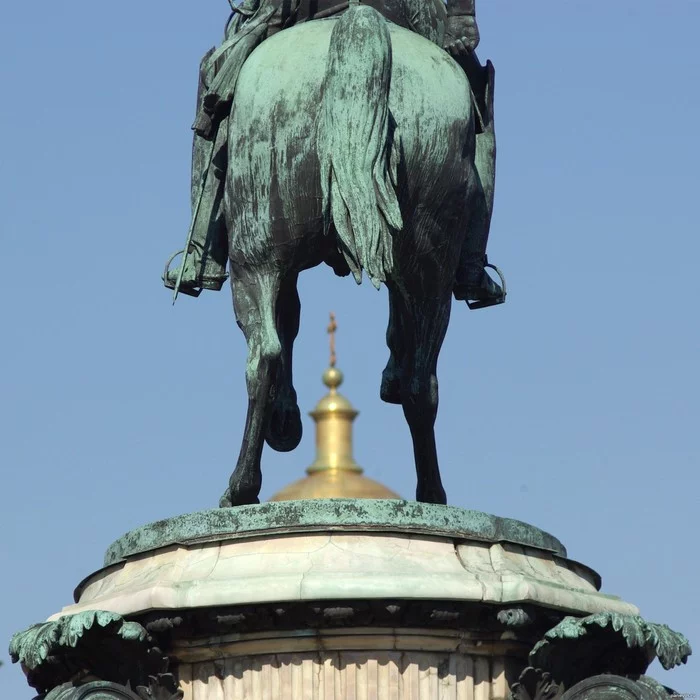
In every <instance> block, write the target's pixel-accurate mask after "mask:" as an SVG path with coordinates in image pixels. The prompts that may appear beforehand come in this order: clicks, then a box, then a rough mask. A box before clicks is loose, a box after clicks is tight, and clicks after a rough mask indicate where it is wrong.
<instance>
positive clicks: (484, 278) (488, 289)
mask: <svg viewBox="0 0 700 700" xmlns="http://www.w3.org/2000/svg"><path fill="white" fill-rule="evenodd" d="M486 268H491V269H492V270H494V271H495V272H496V274H497V275H498V277H499V278H500V282H501V283H500V284H498V283H497V282H495V281H494V280H493V279H492V278H491V277H490V275H489V274H488V273H487V272H486ZM507 294H508V292H507V289H506V278H505V276H504V275H503V273H502V272H501V271H500V270H499V269H498V268H497V267H496V266H495V265H491V264H488V263H487V264H486V265H484V269H483V270H482V272H481V275H480V277H479V280H478V281H477V282H475V283H470V284H465V285H458V286H457V287H455V290H454V295H455V298H456V299H458V300H460V301H466V302H467V306H468V307H469V308H470V309H471V310H472V311H476V310H477V309H486V308H488V307H489V306H497V305H498V304H504V303H505V301H506V295H507Z"/></svg>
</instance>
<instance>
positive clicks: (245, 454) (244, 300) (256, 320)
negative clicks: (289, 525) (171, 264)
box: [219, 271, 282, 508]
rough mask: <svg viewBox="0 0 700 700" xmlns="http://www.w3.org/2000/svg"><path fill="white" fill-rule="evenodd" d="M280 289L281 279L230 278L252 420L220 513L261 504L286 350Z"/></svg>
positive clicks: (252, 275)
mask: <svg viewBox="0 0 700 700" xmlns="http://www.w3.org/2000/svg"><path fill="white" fill-rule="evenodd" d="M281 286H282V284H281V279H280V277H279V275H278V274H277V273H268V272H263V271H255V272H253V273H250V274H248V275H246V276H245V277H244V278H240V277H236V276H233V275H232V279H231V288H232V290H233V305H234V309H235V311H236V318H237V320H238V325H239V326H240V328H241V330H242V331H243V334H244V335H245V338H246V341H247V344H248V364H247V366H246V387H247V389H248V414H247V416H246V423H245V431H244V433H243V442H242V444H241V451H240V454H239V457H238V462H237V464H236V470H235V471H234V472H233V474H232V475H231V479H230V480H229V487H228V489H227V490H226V492H225V493H224V495H223V496H222V497H221V501H220V504H219V505H220V506H221V507H222V508H225V507H228V506H232V505H236V506H240V505H246V504H250V503H259V500H258V496H259V495H260V488H261V487H262V472H261V468H260V460H261V458H262V450H263V444H264V441H265V434H266V432H267V430H268V426H269V423H270V417H271V414H272V407H273V404H274V401H275V395H276V391H277V376H278V373H279V368H280V364H281V360H282V345H281V342H280V338H279V335H278V332H277V325H276V323H275V317H276V307H277V302H278V297H279V292H280V288H281Z"/></svg>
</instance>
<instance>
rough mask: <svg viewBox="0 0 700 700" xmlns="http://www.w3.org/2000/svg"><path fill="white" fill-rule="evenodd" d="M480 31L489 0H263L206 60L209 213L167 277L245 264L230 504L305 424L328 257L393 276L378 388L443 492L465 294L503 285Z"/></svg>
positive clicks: (200, 180) (198, 126) (192, 290)
mask: <svg viewBox="0 0 700 700" xmlns="http://www.w3.org/2000/svg"><path fill="white" fill-rule="evenodd" d="M311 20H313V21H311ZM282 30H284V31H282ZM478 42H479V32H478V28H477V25H476V20H475V10H474V1H473V0H451V1H450V2H449V3H448V5H447V7H446V6H445V5H444V3H443V1H442V0H370V1H368V2H366V3H360V2H358V0H352V1H351V2H349V3H335V2H332V1H331V0H326V1H325V2H314V3H306V2H305V0H294V1H293V2H291V3H282V2H280V0H250V1H248V0H247V1H246V2H244V3H243V4H242V5H240V6H238V7H236V8H235V9H234V14H233V15H232V18H231V20H230V21H229V23H228V25H227V31H226V38H225V40H224V43H223V44H222V46H221V47H220V48H218V49H217V50H215V51H214V50H212V52H210V53H209V54H207V56H205V58H204V61H203V62H202V69H201V80H200V90H199V100H198V113H197V118H196V121H195V125H194V129H195V133H196V135H195V143H194V156H193V187H192V205H193V222H192V226H191V228H190V231H189V233H188V237H187V242H186V246H185V250H184V254H183V258H184V259H183V260H182V261H181V264H180V267H179V268H178V269H176V270H170V269H166V272H165V275H164V279H165V282H166V285H167V286H169V287H171V288H173V289H174V290H175V294H176V295H177V293H178V292H179V291H182V292H186V293H188V294H193V295H197V294H199V293H200V291H201V290H202V289H220V288H221V286H222V284H223V282H224V280H225V279H226V276H227V272H226V265H227V262H228V274H230V277H231V285H232V289H233V297H234V307H235V311H236V317H237V319H238V324H239V326H240V327H241V329H242V330H243V333H244V334H245V336H246V340H247V342H248V366H247V371H246V379H247V388H248V400H249V405H248V416H247V420H246V425H245V432H244V436H243V442H242V446H241V451H240V455H239V457H238V462H237V465H236V469H235V472H234V473H233V475H232V477H231V479H230V482H229V488H228V489H227V490H226V493H225V494H224V496H223V497H222V499H221V505H222V506H230V505H244V504H251V503H257V502H258V496H259V492H260V487H261V483H262V474H261V468H260V461H261V455H262V450H263V444H264V442H265V441H266V442H267V443H268V445H270V446H271V447H272V448H273V449H275V450H279V451H289V450H293V449H294V448H296V447H297V445H298V444H299V442H300V440H301V433H302V426H301V417H300V412H299V407H298V405H297V399H296V392H295V390H294V386H293V382H292V347H293V343H294V339H295V338H296V335H297V332H298V330H299V311H300V303H299V298H298V295H297V278H298V275H299V273H300V272H302V271H303V270H305V269H308V268H310V267H313V266H316V265H319V264H321V263H326V264H327V265H329V266H330V267H332V268H333V270H334V271H335V273H336V274H338V275H349V274H352V275H353V276H354V277H355V279H356V280H357V282H358V283H359V282H360V281H361V280H362V277H363V275H364V274H366V275H367V277H368V278H369V279H370V280H371V282H372V283H373V284H374V285H375V286H377V287H378V286H379V285H380V284H385V285H386V286H387V288H388V290H389V305H390V314H389V329H388V334H387V338H388V345H389V350H390V359H389V362H388V364H387V367H386V369H385V371H384V374H383V379H382V386H381V396H382V398H383V400H384V401H387V402H389V403H395V404H400V405H401V406H402V407H403V410H404V414H405V416H406V419H407V421H408V424H409V428H410V431H411V436H412V439H413V446H414V454H415V463H416V470H417V474H418V486H417V491H416V498H417V500H419V501H424V502H428V503H445V502H446V496H445V492H444V489H443V487H442V483H441V480H440V472H439V467H438V458H437V450H436V446H435V436H434V430H433V426H434V423H435V418H436V414H437V406H438V384H437V377H436V367H437V360H438V355H439V352H440V348H441V346H442V341H443V339H444V337H445V333H446V330H447V325H448V322H449V316H450V308H451V298H452V296H453V294H454V296H456V297H457V298H458V299H464V300H466V301H468V302H469V303H470V304H471V305H472V307H474V306H478V307H481V306H488V305H493V304H496V303H501V302H502V301H504V299H505V293H504V290H503V289H502V288H501V287H500V286H499V285H498V284H496V283H495V282H494V281H493V280H492V279H491V278H490V277H489V276H488V274H486V271H485V267H486V266H487V260H486V243H487V239H488V233H489V228H490V221H491V213H492V210H493V192H494V181H495V155H496V148H495V132H494V122H493V87H494V71H493V66H492V65H491V64H490V63H489V64H487V66H486V67H482V66H481V64H480V63H479V61H478V60H477V58H476V55H475V54H474V49H475V48H476V46H477V44H478ZM227 258H228V261H227ZM171 262H172V260H171ZM168 267H169V266H168Z"/></svg>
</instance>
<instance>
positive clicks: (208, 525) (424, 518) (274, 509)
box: [105, 500, 566, 566]
mask: <svg viewBox="0 0 700 700" xmlns="http://www.w3.org/2000/svg"><path fill="white" fill-rule="evenodd" d="M319 530H320V531H346V532H401V533H420V534H424V535H430V536H435V537H451V538H455V539H468V540H478V541H482V542H492V543H493V542H510V543H513V544H518V545H525V546H527V547H534V548H537V549H543V550H547V551H550V552H554V553H555V554H558V555H560V556H563V557H565V556H566V549H565V548H564V546H563V545H562V543H561V542H560V541H559V540H558V539H556V537H553V536H552V535H550V534H548V533H546V532H544V531H543V530H540V529H539V528H536V527H533V526H532V525H528V524H527V523H523V522H520V521H518V520H511V519H509V518H499V517H496V516H495V515H489V514H488V513H480V512H479V511H474V510H463V509H461V508H453V507H450V506H441V505H433V504H427V503H416V502H412V501H411V502H409V501H390V500H386V501H380V500H376V501H374V500H318V501H285V502H280V503H264V504H262V505H254V506H241V507H238V508H219V509H216V510H205V511H201V512H199V513H190V514H186V515H179V516H177V517H175V518H170V519H168V520H161V521H159V522H156V523H152V524H150V525H145V526H144V527H141V528H138V529H137V530H132V531H131V532H129V533H127V534H126V535H124V537H122V538H120V539H119V540H117V541H116V542H115V543H114V544H112V546H111V547H110V548H109V549H108V550H107V554H106V555H105V566H110V565H112V564H116V563H117V562H119V561H121V560H123V559H125V558H127V557H129V556H133V555H136V554H140V553H143V552H148V551H151V550H154V549H159V548H161V547H167V546H170V545H174V544H183V545H184V544H196V543H198V542H207V541H219V540H226V539H236V538H243V537H255V536H260V535H269V534H284V533H290V534H292V533H299V532H313V531H319Z"/></svg>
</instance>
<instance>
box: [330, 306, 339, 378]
mask: <svg viewBox="0 0 700 700" xmlns="http://www.w3.org/2000/svg"><path fill="white" fill-rule="evenodd" d="M337 331H338V324H337V323H336V321H335V314H334V313H333V312H331V323H330V325H329V326H328V335H329V336H330V339H331V367H335V365H336V363H337V362H338V357H337V355H336V353H335V334H336V332H337Z"/></svg>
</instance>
